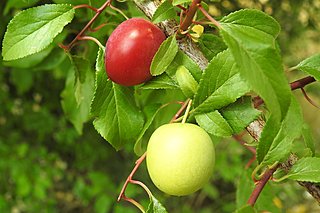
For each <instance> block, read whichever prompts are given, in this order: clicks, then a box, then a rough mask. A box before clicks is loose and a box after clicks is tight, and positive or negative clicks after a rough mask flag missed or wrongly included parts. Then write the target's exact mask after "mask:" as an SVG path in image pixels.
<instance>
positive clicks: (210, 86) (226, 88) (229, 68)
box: [193, 50, 249, 114]
mask: <svg viewBox="0 0 320 213" xmlns="http://www.w3.org/2000/svg"><path fill="white" fill-rule="evenodd" d="M248 91H249V88H248V86H247V84H246V83H245V82H244V81H243V80H242V78H241V77H240V74H239V73H238V68H237V66H236V64H235V62H234V59H233V57H232V55H231V53H230V51H228V50H226V51H224V52H222V53H220V54H218V55H217V56H216V57H214V58H213V59H212V60H211V62H210V63H209V65H208V67H207V68H206V70H205V71H204V73H203V76H202V79H201V81H200V83H199V88H198V91H197V93H196V95H195V98H194V102H193V105H194V107H195V109H194V113H195V114H198V113H204V112H211V111H213V110H215V109H220V108H221V107H224V106H226V105H228V104H230V103H233V102H235V101H236V100H237V98H239V97H241V96H242V95H244V94H245V93H247V92H248Z"/></svg>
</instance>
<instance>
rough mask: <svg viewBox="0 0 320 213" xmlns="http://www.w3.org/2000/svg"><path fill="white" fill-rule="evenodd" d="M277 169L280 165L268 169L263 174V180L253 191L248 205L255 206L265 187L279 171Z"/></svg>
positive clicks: (257, 183) (258, 182)
mask: <svg viewBox="0 0 320 213" xmlns="http://www.w3.org/2000/svg"><path fill="white" fill-rule="evenodd" d="M277 168H278V165H277V166H275V167H273V168H270V169H267V170H266V171H265V172H264V173H263V175H262V177H261V179H260V180H259V181H257V182H256V187H255V188H254V190H253V191H252V193H251V195H250V197H249V200H248V202H247V204H249V205H251V206H254V204H255V203H256V201H257V199H258V197H259V195H260V193H261V192H262V190H263V188H264V186H265V185H266V184H267V182H268V181H269V179H270V178H271V177H272V175H273V173H274V172H275V171H276V170H277Z"/></svg>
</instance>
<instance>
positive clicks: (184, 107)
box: [170, 99, 190, 123]
mask: <svg viewBox="0 0 320 213" xmlns="http://www.w3.org/2000/svg"><path fill="white" fill-rule="evenodd" d="M189 100H190V99H187V100H186V101H185V102H184V103H183V104H182V106H181V108H180V109H179V110H178V111H177V113H176V114H175V115H174V116H173V118H172V119H171V121H170V123H173V122H176V121H177V119H178V118H179V117H180V115H181V114H182V112H183V111H184V110H185V109H186V107H187V106H188V103H189Z"/></svg>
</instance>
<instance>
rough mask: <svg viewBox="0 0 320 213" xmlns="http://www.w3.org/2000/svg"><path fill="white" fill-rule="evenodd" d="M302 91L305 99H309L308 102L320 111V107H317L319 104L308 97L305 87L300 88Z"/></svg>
mask: <svg viewBox="0 0 320 213" xmlns="http://www.w3.org/2000/svg"><path fill="white" fill-rule="evenodd" d="M300 89H301V92H302V94H303V96H304V97H305V99H307V101H308V102H309V103H310V104H311V105H312V106H314V107H316V108H318V109H320V107H319V106H317V104H316V103H315V102H313V100H312V99H311V98H310V97H309V96H308V94H307V93H306V91H305V90H304V89H303V87H302V88H300Z"/></svg>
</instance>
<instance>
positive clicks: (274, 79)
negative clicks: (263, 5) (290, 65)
mask: <svg viewBox="0 0 320 213" xmlns="http://www.w3.org/2000/svg"><path fill="white" fill-rule="evenodd" d="M279 30H280V27H279V24H278V23H277V22H276V21H275V20H274V19H273V18H272V17H270V16H268V15H266V14H265V13H263V12H261V11H258V10H251V9H246V10H240V11H237V12H235V13H231V14H230V15H228V16H226V17H224V18H223V19H222V20H221V31H220V32H221V35H222V37H223V39H224V41H225V42H226V44H227V45H228V47H229V48H230V50H231V52H232V54H233V57H234V59H235V61H236V63H237V65H238V67H239V69H240V73H241V75H242V77H243V78H244V79H245V80H246V81H247V82H248V83H249V85H250V86H251V88H252V89H253V90H254V91H256V92H257V93H258V94H259V96H260V97H262V99H263V100H264V102H265V103H266V105H267V107H268V109H269V111H270V112H271V113H272V114H273V115H274V121H275V123H274V127H277V126H278V124H279V122H280V121H282V120H283V119H284V117H285V115H286V113H287V110H288V106H289V105H290V97H291V91H290V88H289V86H288V82H287V79H286V77H285V75H284V72H283V67H282V62H281V57H280V54H279V50H278V48H277V44H276V41H275V37H276V36H277V35H278V34H279Z"/></svg>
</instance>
